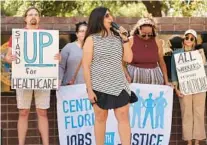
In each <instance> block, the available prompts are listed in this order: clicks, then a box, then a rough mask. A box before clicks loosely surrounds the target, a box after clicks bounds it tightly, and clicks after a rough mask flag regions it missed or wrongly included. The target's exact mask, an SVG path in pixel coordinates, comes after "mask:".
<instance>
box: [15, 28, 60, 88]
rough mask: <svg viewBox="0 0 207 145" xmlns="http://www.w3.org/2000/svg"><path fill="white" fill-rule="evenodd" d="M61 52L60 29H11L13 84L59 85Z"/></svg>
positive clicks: (18, 86)
mask: <svg viewBox="0 0 207 145" xmlns="http://www.w3.org/2000/svg"><path fill="white" fill-rule="evenodd" d="M58 52H59V31H57V30H28V29H12V54H14V55H16V57H17V59H16V61H14V62H12V88H13V89H19V88H20V89H40V90H41V89H42V90H44V89H56V88H57V87H58V64H59V63H58V60H54V56H55V54H57V53H58Z"/></svg>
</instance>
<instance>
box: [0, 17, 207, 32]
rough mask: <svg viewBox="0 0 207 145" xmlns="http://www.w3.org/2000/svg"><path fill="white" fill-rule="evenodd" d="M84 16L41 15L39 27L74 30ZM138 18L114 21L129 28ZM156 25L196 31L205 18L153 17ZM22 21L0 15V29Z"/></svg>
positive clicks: (202, 26) (201, 28)
mask: <svg viewBox="0 0 207 145" xmlns="http://www.w3.org/2000/svg"><path fill="white" fill-rule="evenodd" d="M87 19H88V18H86V17H71V18H63V17H42V18H41V24H40V27H41V28H44V29H57V30H60V31H74V29H75V25H74V24H75V23H77V22H79V21H83V20H85V21H87ZM138 19H139V18H126V17H116V18H115V22H117V23H118V24H121V25H122V26H124V27H125V28H126V29H128V30H130V29H132V27H133V26H134V24H135V23H136V22H137V20H138ZM155 19H156V21H157V25H158V31H161V32H162V31H170V32H174V31H176V32H177V31H185V30H187V29H189V28H192V29H195V30H196V31H198V32H202V31H207V18H203V17H192V18H189V17H182V18H181V17H163V18H160V17H159V18H155ZM23 27H24V21H23V18H22V17H1V30H2V31H3V32H10V31H11V29H12V28H23Z"/></svg>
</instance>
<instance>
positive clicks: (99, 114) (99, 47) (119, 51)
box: [82, 7, 133, 145]
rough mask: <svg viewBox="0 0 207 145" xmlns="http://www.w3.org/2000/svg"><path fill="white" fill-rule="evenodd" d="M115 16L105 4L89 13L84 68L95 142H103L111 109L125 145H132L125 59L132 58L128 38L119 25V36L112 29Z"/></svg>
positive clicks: (97, 144) (129, 95)
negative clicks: (124, 67)
mask: <svg viewBox="0 0 207 145" xmlns="http://www.w3.org/2000/svg"><path fill="white" fill-rule="evenodd" d="M112 22H113V17H112V15H111V12H110V10H109V9H107V8H105V7H97V8H95V9H94V10H93V11H92V12H91V14H90V17H89V22H88V29H87V32H86V36H85V41H84V45H83V60H82V65H83V72H84V79H85V83H86V88H87V92H88V97H89V100H90V102H91V103H92V105H93V109H94V113H95V125H94V131H95V139H96V145H104V137H105V131H106V120H107V116H108V110H109V109H113V110H114V113H115V117H116V119H117V120H118V130H119V135H120V140H121V144H122V145H130V138H131V137H130V133H131V130H130V123H129V102H130V97H131V94H132V92H131V91H130V88H129V84H128V82H127V80H126V77H125V74H124V71H123V66H122V61H124V62H127V63H130V62H131V61H132V57H133V54H132V50H131V48H130V46H129V39H128V37H127V36H125V35H124V34H123V33H124V32H127V31H126V30H125V29H124V28H123V27H120V28H119V30H118V32H119V35H120V36H116V35H114V33H113V31H112V29H111V27H112V26H111V23H112Z"/></svg>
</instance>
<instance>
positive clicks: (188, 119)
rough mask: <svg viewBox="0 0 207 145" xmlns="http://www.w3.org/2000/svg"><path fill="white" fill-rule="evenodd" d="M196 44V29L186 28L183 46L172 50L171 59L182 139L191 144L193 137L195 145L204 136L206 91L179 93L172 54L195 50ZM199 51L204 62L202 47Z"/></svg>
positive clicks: (197, 144)
mask: <svg viewBox="0 0 207 145" xmlns="http://www.w3.org/2000/svg"><path fill="white" fill-rule="evenodd" d="M196 44H197V33H196V31H195V30H193V29H189V30H187V31H186V32H185V34H184V39H183V47H182V48H181V49H177V50H175V51H174V52H173V55H172V60H171V75H172V83H173V85H174V88H175V92H176V95H177V96H178V97H179V102H180V108H181V116H182V130H183V140H185V141H187V144H188V145H192V140H193V139H195V145H199V141H200V140H203V139H205V138H206V133H205V121H204V115H205V99H206V92H201V93H195V94H191V95H183V94H182V93H181V91H180V88H179V85H178V77H177V71H176V67H175V58H174V55H175V54H178V53H182V52H188V51H193V50H195V46H196ZM199 52H200V54H201V56H202V58H203V63H205V62H206V59H205V56H204V51H203V49H200V50H199ZM188 89H191V88H188Z"/></svg>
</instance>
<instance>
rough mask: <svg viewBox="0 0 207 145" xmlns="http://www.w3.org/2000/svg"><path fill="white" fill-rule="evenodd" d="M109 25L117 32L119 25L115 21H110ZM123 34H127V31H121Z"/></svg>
mask: <svg viewBox="0 0 207 145" xmlns="http://www.w3.org/2000/svg"><path fill="white" fill-rule="evenodd" d="M111 26H112V28H113V29H114V30H115V31H116V32H117V30H119V28H120V26H119V25H118V24H117V23H115V22H111ZM122 34H123V35H125V36H128V33H127V32H123V33H122Z"/></svg>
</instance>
